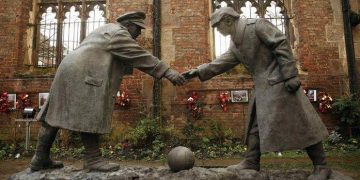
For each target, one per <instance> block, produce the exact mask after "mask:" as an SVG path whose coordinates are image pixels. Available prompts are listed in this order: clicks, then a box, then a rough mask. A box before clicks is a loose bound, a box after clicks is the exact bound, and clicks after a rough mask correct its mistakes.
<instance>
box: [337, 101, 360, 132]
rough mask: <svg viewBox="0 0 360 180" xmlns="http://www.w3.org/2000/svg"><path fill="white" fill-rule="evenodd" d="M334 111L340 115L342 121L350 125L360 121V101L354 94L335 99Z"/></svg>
mask: <svg viewBox="0 0 360 180" xmlns="http://www.w3.org/2000/svg"><path fill="white" fill-rule="evenodd" d="M333 109H334V113H335V114H337V115H339V117H340V121H341V122H344V123H346V124H348V125H350V126H351V125H357V124H359V122H360V102H359V100H358V99H356V98H355V97H354V96H353V95H351V96H348V97H343V98H339V99H335V102H334V103H333Z"/></svg>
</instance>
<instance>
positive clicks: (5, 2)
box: [0, 0, 360, 138]
mask: <svg viewBox="0 0 360 180" xmlns="http://www.w3.org/2000/svg"><path fill="white" fill-rule="evenodd" d="M209 3H210V1H206V0H204V1H191V0H185V1H177V0H170V1H162V7H161V9H162V17H161V22H162V23H161V47H162V49H161V52H162V53H161V59H162V60H163V61H164V62H166V63H167V64H169V65H170V66H171V67H172V68H174V69H176V70H178V71H180V72H183V71H185V70H188V69H191V68H193V67H196V66H198V65H200V64H203V63H206V62H210V61H211V58H212V54H211V53H212V51H211V46H212V42H211V41H210V39H211V38H210V36H211V33H210V32H211V29H210V27H209V23H208V18H209V14H210V12H209V11H210V8H209V6H210V4H209ZM352 3H353V4H354V3H357V2H355V1H354V2H352ZM31 4H32V0H26V1H25V0H24V1H13V0H2V1H1V2H0V29H1V31H0V40H1V42H2V46H1V47H0V61H1V63H2V64H1V66H0V92H3V91H7V92H9V93H17V94H19V93H23V92H26V93H29V94H30V96H31V99H32V100H33V102H34V103H35V104H37V103H38V100H37V98H38V97H37V96H38V93H39V92H48V91H49V88H50V85H51V82H52V75H53V74H52V73H49V74H50V75H43V76H28V75H27V74H29V72H31V71H33V69H34V68H33V67H29V66H26V65H23V62H24V58H25V48H24V46H25V44H26V42H25V41H26V37H27V36H28V34H26V28H27V22H28V19H29V13H30V10H31V9H30V8H31ZM287 4H291V7H292V9H291V10H289V12H292V13H293V15H294V18H293V19H292V21H291V23H292V26H293V29H294V36H293V37H294V43H293V44H294V47H293V48H294V54H295V55H296V56H295V57H296V59H297V60H298V64H299V67H300V70H301V80H302V83H303V85H304V87H305V88H316V89H319V90H321V91H326V92H328V93H330V94H331V95H333V96H335V97H337V96H340V95H342V94H346V93H347V92H348V85H347V82H348V80H347V78H346V74H347V73H346V72H347V70H346V59H345V58H346V54H345V46H344V40H343V26H342V14H341V4H340V1H336V0H311V1H291V3H287ZM357 7H358V6H356V7H355V8H357ZM107 8H108V18H109V20H110V21H111V22H113V21H115V19H116V17H118V15H120V14H122V13H124V12H127V11H133V10H140V11H144V12H145V13H146V14H147V19H146V25H147V26H148V28H147V29H146V30H145V31H144V32H143V34H142V35H141V37H140V38H139V42H140V44H141V45H142V46H144V47H145V48H146V49H148V50H149V51H151V48H152V24H153V23H152V8H153V4H152V1H151V0H126V1H116V0H109V1H108V4H107ZM353 8H354V6H353ZM358 32H359V31H358V29H356V28H355V29H354V34H359V33H358ZM359 37H360V36H355V37H354V38H355V43H357V41H358V40H359ZM356 47H357V46H356ZM357 57H358V55H357ZM30 74H31V73H30ZM20 75H21V76H20ZM152 85H153V79H152V78H151V77H150V76H148V75H146V74H144V73H142V72H140V71H138V70H135V71H134V74H133V75H131V76H127V77H125V78H124V80H123V83H122V85H121V87H119V89H120V90H126V91H127V92H129V95H130V97H131V106H130V108H129V109H116V110H115V111H114V115H113V126H114V129H115V130H118V131H119V132H117V133H122V132H123V129H126V128H124V127H127V126H130V125H132V124H134V123H136V121H137V120H138V119H139V118H140V117H141V116H142V112H145V113H146V112H150V110H151V107H152V102H151V101H152ZM252 86H253V83H252V80H251V78H250V77H249V76H246V75H232V76H229V75H221V76H218V77H215V78H213V79H212V80H209V81H206V82H200V81H199V80H191V81H190V82H189V83H187V84H186V85H185V86H183V87H174V86H172V85H171V83H169V82H168V81H167V80H162V116H163V120H164V123H165V124H168V125H170V126H173V127H175V128H177V129H180V128H182V127H183V126H184V124H185V122H186V120H187V118H188V117H189V115H188V112H187V110H186V100H187V98H188V97H189V94H190V93H191V92H192V91H196V92H198V93H199V95H200V98H201V100H202V101H203V102H204V103H205V104H206V105H205V106H204V116H203V118H202V119H201V120H199V122H208V121H210V120H217V121H219V122H221V123H222V124H223V125H224V126H226V127H229V128H231V129H232V130H233V132H234V134H235V135H236V136H238V137H241V136H242V135H243V131H244V125H245V117H246V116H247V108H248V103H230V104H229V111H228V112H223V111H222V109H221V107H220V105H219V104H218V102H217V101H218V100H217V96H218V94H219V93H220V92H225V91H230V90H236V89H248V90H249V91H250V96H251V93H252V91H251V89H252ZM314 106H316V104H314ZM321 116H322V118H323V120H324V122H325V123H326V124H327V125H328V127H330V128H332V127H333V126H335V125H336V123H335V122H336V121H334V120H333V119H334V117H332V116H331V115H329V114H325V115H323V114H322V115H321ZM0 118H1V119H2V120H3V121H2V123H0V129H1V130H0V132H9V133H8V134H11V132H12V131H11V128H13V129H14V126H15V125H14V124H11V122H12V121H11V120H10V121H9V119H14V118H15V117H14V115H13V116H7V115H3V114H2V115H1V116H0ZM4 122H7V123H4ZM9 129H10V130H9ZM3 130H4V131H3ZM5 130H6V131H5ZM120 131H121V132H120ZM34 133H36V128H35V131H34ZM5 136H6V135H4V136H0V138H5ZM19 137H22V135H19Z"/></svg>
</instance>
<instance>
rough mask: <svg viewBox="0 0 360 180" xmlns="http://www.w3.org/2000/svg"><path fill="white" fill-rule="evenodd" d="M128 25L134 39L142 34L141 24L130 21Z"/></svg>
mask: <svg viewBox="0 0 360 180" xmlns="http://www.w3.org/2000/svg"><path fill="white" fill-rule="evenodd" d="M126 27H127V28H128V31H129V33H130V35H131V37H132V38H133V39H136V38H137V37H138V36H140V34H141V27H140V26H138V25H136V24H133V23H129V24H128V25H127V26H126Z"/></svg>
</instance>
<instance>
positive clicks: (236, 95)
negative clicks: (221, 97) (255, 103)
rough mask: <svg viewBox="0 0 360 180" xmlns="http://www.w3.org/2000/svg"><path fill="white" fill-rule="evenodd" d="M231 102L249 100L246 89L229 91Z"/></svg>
mask: <svg viewBox="0 0 360 180" xmlns="http://www.w3.org/2000/svg"><path fill="white" fill-rule="evenodd" d="M231 102H249V91H248V90H235V91H231Z"/></svg>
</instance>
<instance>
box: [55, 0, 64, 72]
mask: <svg viewBox="0 0 360 180" xmlns="http://www.w3.org/2000/svg"><path fill="white" fill-rule="evenodd" d="M56 15H57V20H58V23H57V32H56V35H57V36H56V67H57V66H59V64H60V62H61V59H62V51H63V48H62V46H63V45H62V30H63V23H64V18H65V12H64V6H63V3H62V1H61V0H58V11H57V14H56Z"/></svg>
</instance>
